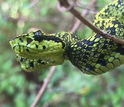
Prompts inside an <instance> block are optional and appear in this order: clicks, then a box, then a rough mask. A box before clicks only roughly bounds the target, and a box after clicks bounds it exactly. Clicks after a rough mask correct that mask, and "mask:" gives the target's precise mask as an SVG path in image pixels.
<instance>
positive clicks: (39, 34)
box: [34, 30, 43, 42]
mask: <svg viewBox="0 0 124 107" xmlns="http://www.w3.org/2000/svg"><path fill="white" fill-rule="evenodd" d="M34 40H36V41H39V42H40V41H42V40H43V36H42V32H41V31H40V30H38V31H36V32H35V33H34Z"/></svg>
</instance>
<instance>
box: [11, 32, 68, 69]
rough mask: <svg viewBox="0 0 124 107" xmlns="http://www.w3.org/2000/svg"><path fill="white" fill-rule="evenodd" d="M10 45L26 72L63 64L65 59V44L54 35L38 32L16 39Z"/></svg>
mask: <svg viewBox="0 0 124 107" xmlns="http://www.w3.org/2000/svg"><path fill="white" fill-rule="evenodd" d="M9 43H10V45H11V47H12V49H13V50H14V52H15V53H16V56H17V60H18V61H19V62H20V63H21V66H22V68H23V69H24V70H26V71H33V70H37V69H39V68H42V67H48V66H52V65H58V64H62V63H63V61H64V59H65V48H66V46H65V43H64V42H63V41H62V40H61V39H60V38H58V37H55V36H54V34H53V35H47V34H45V33H44V32H41V31H40V30H36V31H33V32H30V33H27V34H23V35H21V36H17V37H14V38H13V39H11V40H10V41H9Z"/></svg>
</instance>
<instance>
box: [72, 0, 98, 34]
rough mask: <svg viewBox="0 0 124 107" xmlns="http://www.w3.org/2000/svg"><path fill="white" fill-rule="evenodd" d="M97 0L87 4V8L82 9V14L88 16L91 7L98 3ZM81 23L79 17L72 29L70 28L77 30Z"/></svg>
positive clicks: (73, 30)
mask: <svg viewBox="0 0 124 107" xmlns="http://www.w3.org/2000/svg"><path fill="white" fill-rule="evenodd" d="M96 1H97V0H92V1H91V2H90V3H89V4H88V5H87V6H86V10H84V11H82V13H81V15H82V16H86V15H87V14H88V12H89V10H90V9H91V7H94V4H95V3H96ZM80 24H81V21H80V20H79V19H77V21H76V23H75V24H74V26H73V27H72V29H71V30H70V31H71V32H76V31H77V29H78V28H79V26H80Z"/></svg>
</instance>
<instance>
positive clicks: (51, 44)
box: [10, 0, 124, 75]
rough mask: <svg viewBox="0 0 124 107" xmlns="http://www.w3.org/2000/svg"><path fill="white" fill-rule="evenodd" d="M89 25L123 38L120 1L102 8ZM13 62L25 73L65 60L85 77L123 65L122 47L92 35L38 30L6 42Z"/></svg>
mask: <svg viewBox="0 0 124 107" xmlns="http://www.w3.org/2000/svg"><path fill="white" fill-rule="evenodd" d="M93 24H94V25H95V26H97V27H98V28H100V29H101V30H103V31H105V32H107V33H109V34H111V35H115V36H116V37H118V38H121V39H124V0H115V1H114V2H112V3H111V4H109V5H108V6H106V7H105V8H103V9H102V10H101V11H100V12H99V13H98V14H97V15H96V17H95V19H94V22H93ZM10 44H11V46H12V48H13V50H14V51H15V53H16V56H17V60H18V61H19V62H20V63H21V67H22V68H23V69H24V70H26V71H35V70H37V69H39V68H43V67H48V66H52V65H59V64H62V63H63V61H64V60H65V59H67V60H70V61H71V62H72V64H73V65H75V66H76V67H78V68H79V69H80V70H81V71H82V72H84V73H87V74H94V75H97V74H102V73H105V72H107V71H110V70H112V69H114V68H116V67H118V66H120V65H121V64H124V45H122V44H119V43H116V42H113V41H112V40H109V39H105V38H103V37H101V36H100V35H99V34H96V33H93V35H92V36H90V37H89V38H88V39H83V40H82V39H80V38H78V37H77V36H76V35H75V34H73V33H71V32H60V33H55V34H45V33H43V32H42V31H40V30H36V31H33V32H30V33H28V34H23V35H21V36H18V37H15V38H13V39H12V40H10Z"/></svg>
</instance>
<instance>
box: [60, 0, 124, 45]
mask: <svg viewBox="0 0 124 107" xmlns="http://www.w3.org/2000/svg"><path fill="white" fill-rule="evenodd" d="M58 1H59V3H60V5H61V6H64V7H65V8H67V9H68V10H69V11H70V13H72V14H73V15H74V16H75V17H76V18H78V19H79V20H80V21H81V22H83V23H84V24H85V25H87V26H88V27H89V28H91V29H92V30H93V31H94V32H95V33H97V34H99V35H100V36H102V37H104V38H106V39H110V40H112V41H114V42H117V43H120V44H124V40H122V39H119V38H116V37H115V36H114V35H110V34H108V33H107V32H103V31H102V30H100V29H98V28H97V27H96V26H94V25H93V24H91V23H90V22H89V21H88V20H86V19H85V18H84V17H83V16H81V14H80V13H79V12H78V11H77V10H76V9H74V8H73V7H72V6H70V4H69V3H68V1H67V0H58ZM69 7H71V8H69Z"/></svg>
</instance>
